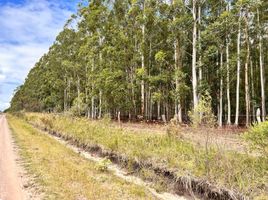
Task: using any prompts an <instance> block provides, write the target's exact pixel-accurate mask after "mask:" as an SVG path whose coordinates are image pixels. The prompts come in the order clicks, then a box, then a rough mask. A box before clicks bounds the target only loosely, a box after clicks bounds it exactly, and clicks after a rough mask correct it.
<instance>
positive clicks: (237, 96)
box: [235, 9, 242, 126]
mask: <svg viewBox="0 0 268 200" xmlns="http://www.w3.org/2000/svg"><path fill="white" fill-rule="evenodd" d="M241 15H242V11H241V9H240V11H239V21H238V34H237V74H236V78H237V80H236V81H237V82H236V110H235V125H236V126H238V120H239V100H240V99H239V92H240V67H241V66H240V65H241V61H240V40H241V30H240V28H241Z"/></svg>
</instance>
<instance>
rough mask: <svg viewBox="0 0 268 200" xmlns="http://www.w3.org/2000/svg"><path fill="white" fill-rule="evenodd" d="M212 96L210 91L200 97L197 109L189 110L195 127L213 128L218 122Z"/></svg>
mask: <svg viewBox="0 0 268 200" xmlns="http://www.w3.org/2000/svg"><path fill="white" fill-rule="evenodd" d="M211 101H212V98H211V96H210V94H209V93H208V92H205V94H204V95H202V96H201V98H200V99H199V102H198V105H197V107H196V108H195V109H193V110H192V111H190V112H189V118H190V121H191V123H192V126H193V127H199V126H202V127H206V128H213V127H214V126H215V124H216V118H215V115H214V113H213V111H212V107H211Z"/></svg>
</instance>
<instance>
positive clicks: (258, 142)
mask: <svg viewBox="0 0 268 200" xmlns="http://www.w3.org/2000/svg"><path fill="white" fill-rule="evenodd" d="M245 139H246V141H248V142H249V143H250V145H251V147H252V149H253V150H257V151H258V152H260V153H261V154H262V155H263V156H265V157H266V158H267V159H268V121H265V122H261V123H259V124H255V125H254V126H252V127H250V129H249V130H248V132H247V134H246V135H245Z"/></svg>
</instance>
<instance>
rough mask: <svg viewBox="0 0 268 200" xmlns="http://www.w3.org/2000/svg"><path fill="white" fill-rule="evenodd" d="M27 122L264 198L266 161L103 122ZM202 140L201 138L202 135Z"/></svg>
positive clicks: (53, 118) (43, 118)
mask: <svg viewBox="0 0 268 200" xmlns="http://www.w3.org/2000/svg"><path fill="white" fill-rule="evenodd" d="M24 117H25V118H26V120H27V121H29V122H31V123H34V124H37V125H39V126H42V127H46V128H48V129H52V130H54V131H57V132H60V133H62V134H65V135H68V136H70V137H72V138H75V139H76V140H78V141H79V142H80V143H83V144H99V145H102V146H103V147H105V148H107V149H109V150H113V151H115V152H118V153H120V154H123V155H126V156H127V157H128V158H130V159H138V160H146V161H150V162H152V163H155V164H157V165H162V166H167V167H168V168H172V169H176V171H177V174H178V175H179V176H194V177H197V178H201V179H204V180H208V181H210V182H211V183H213V184H215V185H217V186H220V187H226V188H228V189H231V190H234V191H238V192H242V193H243V194H245V195H247V196H249V197H250V198H255V199H258V198H259V199H267V198H268V191H267V190H268V181H267V180H268V161H267V159H266V158H263V157H252V156H249V155H246V154H241V153H238V152H233V151H228V152H227V151H226V152H224V151H222V150H221V151H219V150H217V149H214V148H209V149H204V148H198V147H194V146H193V145H191V144H190V143H187V142H185V141H182V140H180V139H178V138H175V137H170V136H167V135H154V134H148V133H147V134H136V133H133V132H131V131H126V130H123V129H120V128H116V127H113V126H111V125H110V124H109V122H108V121H107V120H102V121H89V120H87V119H83V118H70V117H65V116H60V115H52V114H50V115H49V114H36V113H28V114H26V115H25V116H24ZM204 137H205V136H204Z"/></svg>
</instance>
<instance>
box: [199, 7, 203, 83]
mask: <svg viewBox="0 0 268 200" xmlns="http://www.w3.org/2000/svg"><path fill="white" fill-rule="evenodd" d="M198 26H199V28H198V51H199V57H198V69H199V84H201V81H202V78H203V74H202V56H201V3H199V5H198Z"/></svg>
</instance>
